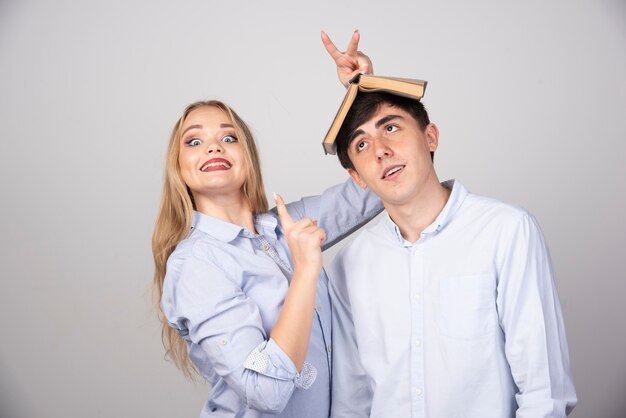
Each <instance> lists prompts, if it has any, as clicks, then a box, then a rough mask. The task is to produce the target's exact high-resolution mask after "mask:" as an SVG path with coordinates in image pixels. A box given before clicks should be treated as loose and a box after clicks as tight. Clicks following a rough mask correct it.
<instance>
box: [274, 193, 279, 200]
mask: <svg viewBox="0 0 626 418" xmlns="http://www.w3.org/2000/svg"><path fill="white" fill-rule="evenodd" d="M277 199H278V193H276V192H274V200H277Z"/></svg>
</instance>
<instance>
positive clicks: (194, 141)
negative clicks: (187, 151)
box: [187, 138, 202, 147]
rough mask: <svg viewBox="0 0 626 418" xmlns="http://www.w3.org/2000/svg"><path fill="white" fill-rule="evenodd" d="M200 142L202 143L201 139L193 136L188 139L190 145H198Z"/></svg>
mask: <svg viewBox="0 0 626 418" xmlns="http://www.w3.org/2000/svg"><path fill="white" fill-rule="evenodd" d="M200 144H202V141H200V140H199V139H198V138H191V139H190V140H189V141H187V145H189V146H190V147H197V146H198V145H200Z"/></svg>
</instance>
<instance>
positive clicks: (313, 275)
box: [271, 195, 326, 371]
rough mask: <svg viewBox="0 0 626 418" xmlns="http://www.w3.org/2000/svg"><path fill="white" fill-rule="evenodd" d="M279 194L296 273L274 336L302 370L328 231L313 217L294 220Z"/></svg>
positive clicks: (273, 332) (282, 220) (272, 335)
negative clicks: (326, 232)
mask: <svg viewBox="0 0 626 418" xmlns="http://www.w3.org/2000/svg"><path fill="white" fill-rule="evenodd" d="M275 198H276V210H277V212H278V216H279V218H280V223H281V225H282V227H283V230H284V232H285V237H286V238H287V243H288V244H289V251H290V252H291V257H292V258H293V277H292V279H291V284H290V285H289V290H288V291H287V296H286V297H285V303H284V305H283V309H282V310H281V312H280V316H279V317H278V320H277V321H276V324H275V325H274V328H273V329H272V333H271V337H272V339H274V341H276V344H278V345H279V346H280V347H281V348H282V349H283V350H284V351H285V353H286V354H287V355H288V356H289V358H291V360H292V361H293V362H294V364H295V365H296V367H297V368H298V371H300V370H301V369H302V366H303V364H304V359H305V357H306V353H307V349H308V347H309V338H310V337H311V328H312V324H313V314H314V311H315V308H314V306H315V295H316V289H317V278H318V277H319V274H320V272H321V271H322V249H321V246H322V243H323V242H324V240H325V239H326V235H325V233H324V230H323V229H321V228H318V226H317V222H316V221H313V220H311V219H310V218H306V217H304V218H301V219H300V220H298V221H294V220H293V219H292V218H291V216H289V213H288V212H287V208H286V207H285V202H284V201H283V198H282V197H281V196H278V195H275Z"/></svg>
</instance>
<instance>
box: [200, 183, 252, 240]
mask: <svg viewBox="0 0 626 418" xmlns="http://www.w3.org/2000/svg"><path fill="white" fill-rule="evenodd" d="M194 200H195V202H196V210H197V211H198V212H202V213H204V214H205V215H209V216H212V217H214V218H217V219H221V220H222V221H226V222H229V223H231V224H235V225H239V226H242V227H244V228H246V229H248V230H250V231H254V232H256V231H255V229H254V216H253V214H252V209H250V205H249V203H248V199H246V197H245V196H244V195H243V193H239V194H238V195H230V196H212V197H205V196H202V197H199V198H198V197H196V196H194Z"/></svg>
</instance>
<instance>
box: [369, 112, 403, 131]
mask: <svg viewBox="0 0 626 418" xmlns="http://www.w3.org/2000/svg"><path fill="white" fill-rule="evenodd" d="M394 119H402V116H400V115H387V116H385V117H383V118H381V119H379V120H378V122H376V124H375V125H374V126H375V127H376V128H377V129H378V128H380V127H381V126H382V125H384V124H385V123H387V122H389V121H392V120H394Z"/></svg>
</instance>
